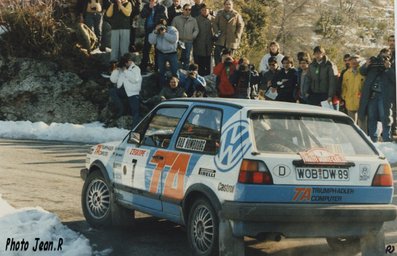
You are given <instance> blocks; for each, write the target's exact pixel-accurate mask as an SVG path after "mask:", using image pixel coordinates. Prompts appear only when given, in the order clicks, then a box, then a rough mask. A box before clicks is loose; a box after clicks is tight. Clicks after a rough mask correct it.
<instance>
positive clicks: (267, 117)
mask: <svg viewBox="0 0 397 256" xmlns="http://www.w3.org/2000/svg"><path fill="white" fill-rule="evenodd" d="M251 120H252V127H253V130H254V138H255V143H256V149H257V150H258V151H259V152H276V153H278V152H283V153H298V152H302V151H306V150H309V149H311V148H324V149H327V150H328V151H330V152H332V153H339V154H343V155H346V156H355V155H375V154H376V152H375V151H374V150H373V149H372V148H371V146H370V145H369V144H368V143H367V142H366V141H365V140H364V139H363V138H362V137H361V135H360V134H359V133H358V132H357V130H356V129H355V127H354V126H353V124H351V123H350V120H349V119H347V118H341V117H333V116H311V115H297V114H288V115H286V114H279V113H277V114H275V113H253V114H251Z"/></svg>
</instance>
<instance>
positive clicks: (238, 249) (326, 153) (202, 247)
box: [81, 98, 396, 255]
mask: <svg viewBox="0 0 397 256" xmlns="http://www.w3.org/2000/svg"><path fill="white" fill-rule="evenodd" d="M81 176H82V178H83V179H84V180H85V183H84V187H83V191H82V208H83V212H84V216H85V218H86V219H87V221H88V222H89V224H91V225H92V226H94V227H103V226H109V225H116V224H117V225H119V224H121V223H127V222H128V221H131V220H133V216H134V215H133V213H134V210H138V211H141V212H144V213H147V214H150V215H153V216H156V217H159V218H165V219H168V220H170V221H173V222H176V223H179V224H182V225H186V227H187V236H188V241H189V243H190V247H191V249H192V253H193V254H194V255H213V254H218V253H221V254H224V253H228V254H229V255H233V254H234V255H242V254H243V253H244V243H243V238H244V236H250V237H258V238H273V239H275V238H279V237H280V236H285V237H326V238H327V241H328V243H329V245H330V246H331V247H333V248H334V249H338V248H342V247H345V246H350V247H352V248H354V247H356V249H357V248H358V249H359V248H360V242H361V248H362V249H363V255H380V254H379V252H380V251H381V250H384V240H383V232H382V225H383V223H384V222H385V221H390V220H393V219H395V217H396V207H395V206H394V205H392V204H391V200H392V196H393V177H392V170H391V167H390V165H389V163H388V162H387V160H386V159H385V158H384V157H383V156H382V155H381V154H380V153H379V152H378V150H377V149H376V148H375V147H374V145H373V144H372V143H371V142H370V140H369V139H368V138H367V137H366V136H365V134H364V133H363V132H362V131H361V130H360V129H359V128H358V127H357V126H355V125H354V124H353V121H352V120H351V119H350V118H349V117H347V116H346V115H344V114H342V113H340V112H337V111H333V110H325V109H322V108H319V107H313V106H308V105H300V104H291V103H280V102H266V101H254V100H238V99H229V100H226V99H217V98H214V99H209V98H204V99H203V98H201V99H198V98H197V99H191V98H190V99H176V100H169V101H165V102H162V103H161V104H160V105H158V106H157V107H156V108H155V109H154V110H153V111H151V112H150V113H149V114H148V115H147V116H146V117H145V118H144V119H143V120H142V121H141V123H140V124H139V125H138V126H137V127H136V128H135V129H134V130H133V131H131V132H130V133H129V134H128V135H127V136H126V137H125V138H124V139H123V140H122V141H118V142H112V143H105V144H99V145H96V146H93V147H92V149H91V152H90V153H89V154H88V155H87V162H86V169H83V170H82V171H81ZM125 221H127V222H125ZM382 246H383V248H382Z"/></svg>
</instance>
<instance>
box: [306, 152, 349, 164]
mask: <svg viewBox="0 0 397 256" xmlns="http://www.w3.org/2000/svg"><path fill="white" fill-rule="evenodd" d="M299 155H300V156H301V157H302V159H303V162H304V163H305V164H345V163H346V159H345V158H344V157H343V156H342V155H340V154H334V153H332V152H330V151H328V150H326V149H324V148H312V149H309V150H307V151H304V152H299Z"/></svg>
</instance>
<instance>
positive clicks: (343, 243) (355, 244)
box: [327, 237, 360, 253]
mask: <svg viewBox="0 0 397 256" xmlns="http://www.w3.org/2000/svg"><path fill="white" fill-rule="evenodd" d="M327 243H328V245H329V247H331V248H332V249H333V250H334V251H346V250H348V251H351V252H354V253H356V252H359V251H360V238H359V237H328V238H327Z"/></svg>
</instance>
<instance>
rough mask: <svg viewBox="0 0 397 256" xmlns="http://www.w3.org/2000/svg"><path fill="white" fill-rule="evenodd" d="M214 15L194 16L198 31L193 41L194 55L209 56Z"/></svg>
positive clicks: (211, 45) (211, 46)
mask: <svg viewBox="0 0 397 256" xmlns="http://www.w3.org/2000/svg"><path fill="white" fill-rule="evenodd" d="M214 19H215V18H214V16H211V15H208V16H207V17H203V16H202V15H200V16H198V17H197V18H196V20H197V25H198V30H199V33H198V35H197V37H196V39H194V42H193V54H194V55H195V56H211V54H212V48H213V42H212V37H213V34H214V33H213V29H212V22H213V21H214Z"/></svg>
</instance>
